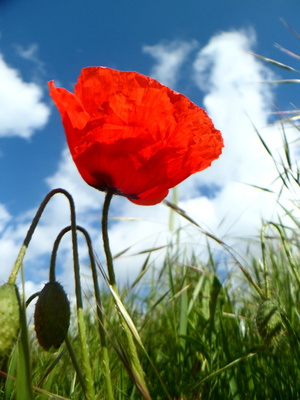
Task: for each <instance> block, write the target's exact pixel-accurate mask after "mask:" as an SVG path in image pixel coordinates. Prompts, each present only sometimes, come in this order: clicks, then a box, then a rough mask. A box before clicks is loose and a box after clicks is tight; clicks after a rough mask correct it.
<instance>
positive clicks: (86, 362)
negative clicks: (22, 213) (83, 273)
mask: <svg viewBox="0 0 300 400" xmlns="http://www.w3.org/2000/svg"><path fill="white" fill-rule="evenodd" d="M67 197H68V199H69V203H70V214H71V229H72V247H73V263H74V265H73V266H74V277H75V294H76V310H77V326H78V335H79V341H80V347H81V353H82V367H83V370H84V375H85V380H86V397H87V399H88V400H94V399H95V389H94V385H93V374H92V368H91V364H90V355H89V348H88V344H87V337H86V329H85V321H84V314H83V301H82V294H81V280H80V268H79V257H78V244H77V225H76V213H75V204H74V200H73V198H72V196H71V195H70V194H69V193H68V194H67Z"/></svg>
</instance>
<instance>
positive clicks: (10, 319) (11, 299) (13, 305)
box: [0, 283, 20, 358]
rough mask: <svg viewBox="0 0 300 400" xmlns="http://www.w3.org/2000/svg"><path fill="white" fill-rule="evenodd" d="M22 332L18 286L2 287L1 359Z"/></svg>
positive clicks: (0, 302) (0, 305)
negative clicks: (20, 331)
mask: <svg viewBox="0 0 300 400" xmlns="http://www.w3.org/2000/svg"><path fill="white" fill-rule="evenodd" d="M19 330H20V303H19V294H18V289H17V287H16V285H14V284H12V283H5V284H4V285H2V286H0V358H2V357H4V356H5V355H7V354H8V353H9V352H10V350H11V349H12V347H13V345H14V343H15V341H16V339H17V337H18V333H19Z"/></svg>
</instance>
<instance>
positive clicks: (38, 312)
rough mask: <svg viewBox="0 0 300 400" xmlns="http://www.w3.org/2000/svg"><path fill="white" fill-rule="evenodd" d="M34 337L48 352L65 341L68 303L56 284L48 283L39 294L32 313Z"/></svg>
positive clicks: (67, 323) (68, 318) (68, 322)
mask: <svg viewBox="0 0 300 400" xmlns="http://www.w3.org/2000/svg"><path fill="white" fill-rule="evenodd" d="M34 323H35V331H36V336H37V339H38V341H39V344H40V345H41V346H42V347H43V348H44V349H45V350H46V351H48V350H49V349H50V348H51V347H52V346H53V347H54V348H55V349H58V348H59V347H60V345H61V344H62V342H63V341H64V340H65V337H66V334H67V331H68V328H69V324H70V303H69V301H68V298H67V295H66V293H65V291H64V289H63V287H62V286H61V284H60V283H58V282H48V283H47V284H46V285H45V286H44V288H43V289H42V291H41V292H40V294H39V298H38V300H37V302H36V306H35V312H34Z"/></svg>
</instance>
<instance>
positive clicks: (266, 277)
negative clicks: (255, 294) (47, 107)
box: [260, 224, 270, 299]
mask: <svg viewBox="0 0 300 400" xmlns="http://www.w3.org/2000/svg"><path fill="white" fill-rule="evenodd" d="M266 227H267V224H264V225H263V227H262V230H261V233H260V243H261V252H262V260H263V263H262V264H263V272H264V282H265V298H266V299H269V298H270V283H269V270H268V262H267V257H266V243H265V233H266Z"/></svg>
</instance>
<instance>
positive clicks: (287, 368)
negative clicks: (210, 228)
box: [1, 223, 300, 400]
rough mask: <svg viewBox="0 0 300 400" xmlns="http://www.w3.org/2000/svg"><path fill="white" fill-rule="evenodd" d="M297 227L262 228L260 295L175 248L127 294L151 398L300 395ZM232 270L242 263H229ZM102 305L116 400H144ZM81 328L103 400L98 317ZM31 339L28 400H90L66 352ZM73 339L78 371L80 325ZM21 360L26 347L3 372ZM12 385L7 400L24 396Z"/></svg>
mask: <svg viewBox="0 0 300 400" xmlns="http://www.w3.org/2000/svg"><path fill="white" fill-rule="evenodd" d="M298 229H299V227H298V226H296V227H294V228H290V227H289V228H286V227H284V226H283V225H280V224H279V223H277V224H275V223H269V224H265V225H264V226H263V227H262V231H263V232H264V234H262V235H261V245H262V248H263V253H262V257H261V258H253V259H251V260H249V265H244V268H245V269H246V270H247V271H248V273H249V274H250V275H251V277H252V279H253V281H255V282H256V284H257V285H258V287H259V288H260V290H261V293H263V297H261V296H260V295H259V293H258V292H257V290H256V289H255V287H253V285H252V284H250V283H249V281H248V279H247V276H245V275H244V274H243V272H242V271H240V270H239V265H236V269H235V271H234V274H230V273H228V274H227V276H226V278H224V279H223V280H221V278H220V277H219V275H218V270H219V265H218V261H217V260H218V257H214V254H213V252H212V251H211V250H210V251H208V252H207V254H208V255H206V259H203V257H200V256H199V254H192V255H190V256H189V257H188V259H187V256H186V255H185V254H184V252H182V251H180V252H179V251H178V249H177V248H176V246H175V247H174V245H173V246H172V249H171V250H170V252H169V253H168V255H167V256H166V258H165V260H164V263H163V266H162V267H161V268H159V270H158V271H156V273H155V274H153V277H152V278H151V279H150V278H149V277H148V278H146V277H144V278H142V279H141V280H140V281H139V282H138V284H137V285H136V286H134V287H127V288H123V289H122V291H121V294H120V297H121V299H122V302H123V305H124V307H125V308H126V310H127V312H128V313H129V315H130V316H131V318H132V320H133V321H134V324H135V327H136V329H137V331H138V334H139V337H140V339H141V341H142V343H143V346H144V349H146V350H144V349H143V348H141V347H140V346H138V348H139V355H140V360H141V363H142V366H143V369H144V372H145V378H146V382H147V385H148V387H149V391H150V394H151V397H152V398H153V399H168V398H169V399H191V400H192V399H219V398H226V399H297V398H299V397H300V383H299V382H300V368H299V367H300V343H299V337H300V335H299V333H300V324H299V322H300V320H299V304H300V301H299V300H300V298H299V297H300V291H299V282H298V278H297V271H299V270H300V254H299V253H300V242H299V234H298ZM199 234H202V233H201V232H199ZM178 253H179V254H178ZM227 262H228V263H232V262H236V260H233V259H229V258H228V260H227ZM230 270H231V271H232V270H233V268H232V266H231V268H230ZM295 272H296V275H295ZM146 284H147V288H148V295H147V296H145V295H144V287H145V285H146ZM89 301H90V300H89ZM102 307H103V310H104V316H105V329H106V330H107V338H108V352H109V359H110V367H111V380H112V383H113V390H114V397H115V398H116V399H140V398H141V395H140V393H139V391H138V390H137V388H136V386H135V385H134V383H133V381H132V379H131V377H130V371H128V357H129V354H128V349H127V348H126V340H125V337H124V334H123V332H122V330H121V329H120V323H119V319H118V317H117V314H116V313H115V303H114V301H113V299H112V296H111V294H110V293H109V291H108V290H105V291H102ZM74 315H75V314H74ZM74 318H75V316H74ZM85 323H86V331H87V335H88V338H87V341H88V346H89V352H90V354H91V355H92V356H91V358H90V362H91V367H92V371H93V386H94V390H95V393H96V395H95V398H96V399H106V398H107V397H106V392H105V390H106V389H105V384H104V381H105V380H104V376H103V369H102V367H101V360H102V349H101V346H100V342H99V332H98V320H97V318H96V314H95V313H94V312H89V313H88V312H87V311H86V312H85ZM29 338H30V343H29V348H30V358H31V370H32V384H33V387H34V390H33V392H34V394H33V397H32V398H37V399H39V398H67V399H84V398H85V395H84V390H83V389H82V386H81V385H80V380H79V377H78V374H77V372H76V371H75V370H74V366H73V364H72V362H71V361H70V355H69V353H68V351H67V348H66V346H65V345H62V346H61V348H60V349H59V351H55V352H50V353H47V352H44V351H43V350H42V349H41V347H40V346H39V345H38V344H37V341H36V338H35V335H34V333H33V331H32V329H29ZM25 340H26V339H25ZM69 341H70V345H71V347H72V349H73V351H74V354H75V356H76V358H78V363H79V365H80V362H81V356H80V353H81V352H80V340H79V338H78V334H77V328H76V324H75V323H74V324H72V327H71V329H70V332H69ZM25 347H26V346H25ZM18 354H19V355H18ZM22 354H23V353H22V341H21V342H20V344H19V346H17V347H16V348H15V349H14V352H13V353H12V355H11V356H10V357H9V359H8V360H7V364H6V367H7V371H8V373H9V374H11V375H12V376H15V375H14V371H15V370H16V368H17V366H16V358H18V359H19V363H24V360H23V358H22V357H23V356H22ZM22 360H23V361H22ZM19 367H20V366H19ZM2 370H3V368H2ZM18 376H19V377H20V376H21V377H22V375H18ZM13 383H14V382H13V381H12V380H11V379H8V380H5V379H3V380H2V389H3V392H2V394H1V398H3V399H10V398H20V399H21V398H22V393H23V394H24V392H23V390H24V386H23V389H20V388H19V389H18V386H16V388H17V390H18V391H19V395H17V397H14V396H15V385H14V384H13ZM35 388H38V390H37V389H35ZM20 390H21V397H20ZM55 395H57V397H55ZM28 396H29V397H27V398H31V397H30V394H29V395H28ZM59 396H60V397H59ZM23 399H24V397H23Z"/></svg>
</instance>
